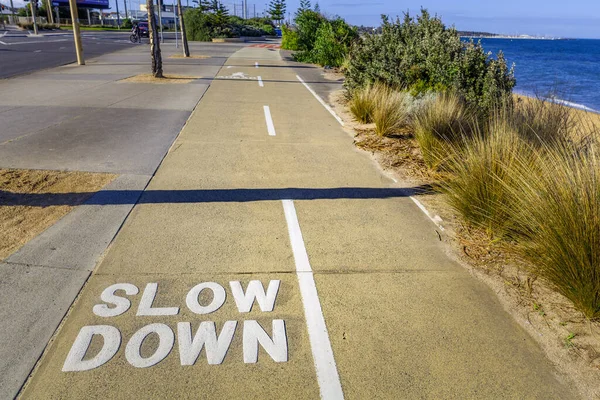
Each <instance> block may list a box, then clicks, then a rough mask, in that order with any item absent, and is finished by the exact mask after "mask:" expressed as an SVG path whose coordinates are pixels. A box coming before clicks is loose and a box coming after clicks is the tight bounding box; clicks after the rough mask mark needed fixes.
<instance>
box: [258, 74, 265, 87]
mask: <svg viewBox="0 0 600 400" xmlns="http://www.w3.org/2000/svg"><path fill="white" fill-rule="evenodd" d="M258 86H260V87H265V84H264V83H263V80H262V77H261V76H259V77H258Z"/></svg>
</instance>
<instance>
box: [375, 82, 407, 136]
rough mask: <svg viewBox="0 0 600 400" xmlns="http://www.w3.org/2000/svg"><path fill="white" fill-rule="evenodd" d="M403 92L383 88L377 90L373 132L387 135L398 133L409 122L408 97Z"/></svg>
mask: <svg viewBox="0 0 600 400" xmlns="http://www.w3.org/2000/svg"><path fill="white" fill-rule="evenodd" d="M409 96H410V95H409V94H407V93H404V92H397V91H395V90H392V89H388V88H383V89H381V90H378V92H377V101H376V103H375V110H374V111H373V122H375V133H377V134H378V135H379V136H388V135H392V134H394V133H398V132H399V131H400V130H401V129H402V128H404V127H406V126H407V125H408V123H409V117H410V114H409V111H408V105H407V102H408V97H409Z"/></svg>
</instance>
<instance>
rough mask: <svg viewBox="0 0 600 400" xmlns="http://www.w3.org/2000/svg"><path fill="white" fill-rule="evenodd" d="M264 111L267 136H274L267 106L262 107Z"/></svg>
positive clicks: (273, 127) (273, 126)
mask: <svg viewBox="0 0 600 400" xmlns="http://www.w3.org/2000/svg"><path fill="white" fill-rule="evenodd" d="M263 109H264V110H265V120H266V121H267V132H269V136H275V125H273V118H271V109H270V108H269V106H264V107H263Z"/></svg>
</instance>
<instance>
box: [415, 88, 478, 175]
mask: <svg viewBox="0 0 600 400" xmlns="http://www.w3.org/2000/svg"><path fill="white" fill-rule="evenodd" d="M473 122H474V121H473V113H472V112H471V110H470V109H469V108H468V107H467V106H466V105H465V104H464V102H463V101H462V100H461V99H460V98H459V97H458V96H457V95H455V94H442V95H440V96H438V97H437V98H436V99H435V100H433V101H431V102H429V103H428V104H426V105H425V106H424V107H423V108H422V109H421V110H420V111H419V112H417V113H416V115H415V118H414V123H413V128H414V134H415V138H416V139H417V142H418V143H419V146H420V147H421V152H422V153H423V159H424V160H425V163H426V164H427V166H428V167H429V168H431V169H438V168H439V167H440V165H441V164H443V163H444V161H445V160H446V159H447V158H448V157H449V156H450V154H452V149H451V147H456V146H457V145H458V142H460V141H462V140H463V139H464V138H465V137H467V136H469V135H470V131H471V130H472V124H473Z"/></svg>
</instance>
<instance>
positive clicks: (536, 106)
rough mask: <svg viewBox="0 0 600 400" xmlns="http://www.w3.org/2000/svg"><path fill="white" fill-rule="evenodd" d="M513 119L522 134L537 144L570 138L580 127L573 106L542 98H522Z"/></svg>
mask: <svg viewBox="0 0 600 400" xmlns="http://www.w3.org/2000/svg"><path fill="white" fill-rule="evenodd" d="M512 119H513V123H514V124H515V126H516V127H517V129H518V130H519V133H520V134H521V136H522V137H523V138H524V139H526V140H528V141H529V142H531V143H532V144H535V145H543V144H544V143H553V142H556V141H559V142H561V141H564V140H568V139H569V138H571V137H572V134H573V133H574V132H575V130H577V129H578V127H579V124H578V121H577V120H576V118H575V113H574V110H573V109H572V108H569V107H565V106H563V105H561V104H556V103H552V102H549V101H544V99H541V98H525V99H520V101H518V102H517V104H516V106H515V108H514V111H513V113H512Z"/></svg>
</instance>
